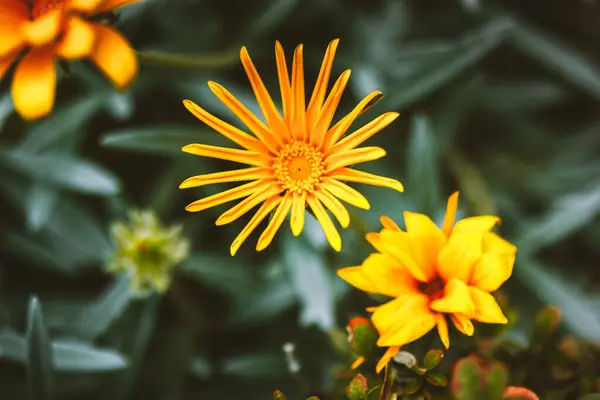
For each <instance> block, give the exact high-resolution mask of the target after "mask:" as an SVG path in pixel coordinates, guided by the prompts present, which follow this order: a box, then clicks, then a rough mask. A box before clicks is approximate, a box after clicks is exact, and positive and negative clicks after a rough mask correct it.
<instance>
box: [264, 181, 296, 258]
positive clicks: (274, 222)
mask: <svg viewBox="0 0 600 400" xmlns="http://www.w3.org/2000/svg"><path fill="white" fill-rule="evenodd" d="M290 208H292V196H291V195H290V194H289V193H288V194H287V195H285V196H284V197H283V200H282V201H281V203H279V207H277V210H275V214H273V217H272V218H271V221H269V225H267V228H266V229H265V230H264V231H263V233H262V235H260V237H259V238H258V243H257V244H256V250H257V251H262V250H264V249H266V248H267V246H268V245H269V244H271V242H272V241H273V238H274V237H275V234H276V233H277V230H279V227H280V226H281V224H282V223H283V221H284V220H285V217H286V216H287V214H288V212H289V211H290Z"/></svg>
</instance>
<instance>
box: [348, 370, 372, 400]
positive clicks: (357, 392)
mask: <svg viewBox="0 0 600 400" xmlns="http://www.w3.org/2000/svg"><path fill="white" fill-rule="evenodd" d="M367 390H368V385H367V378H365V377H364V375H362V374H356V376H355V377H354V379H352V381H350V384H349V385H348V387H347V388H346V395H347V396H348V399H349V400H363V399H365V398H366V395H367Z"/></svg>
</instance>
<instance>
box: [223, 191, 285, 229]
mask: <svg viewBox="0 0 600 400" xmlns="http://www.w3.org/2000/svg"><path fill="white" fill-rule="evenodd" d="M280 192H281V189H280V188H279V184H277V183H275V182H273V183H271V184H270V185H268V186H266V187H265V188H263V189H261V190H256V191H255V192H254V193H252V194H251V195H250V196H248V197H246V198H245V199H244V200H242V201H240V202H239V203H238V204H236V205H235V206H233V207H232V208H230V209H229V210H227V211H225V212H224V213H223V214H221V215H220V216H219V218H217V221H216V222H215V224H216V225H226V224H229V223H231V222H233V221H235V220H236V219H238V218H240V217H241V216H243V215H244V214H246V213H247V212H248V211H250V210H251V209H253V208H254V207H256V206H257V205H259V204H260V203H263V202H264V201H266V200H267V199H269V198H271V197H275V196H277V197H279V196H278V194H279V193H280Z"/></svg>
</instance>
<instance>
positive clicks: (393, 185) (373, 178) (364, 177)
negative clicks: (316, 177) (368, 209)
mask: <svg viewBox="0 0 600 400" xmlns="http://www.w3.org/2000/svg"><path fill="white" fill-rule="evenodd" d="M328 176H329V177H331V178H333V179H337V180H340V181H348V182H357V183H364V184H367V185H373V186H381V187H387V188H390V189H394V190H396V191H398V192H403V191H404V186H402V184H401V183H400V182H398V181H397V180H395V179H391V178H386V177H383V176H379V175H374V174H370V173H368V172H364V171H358V170H356V169H353V168H340V169H338V170H335V171H332V172H330V173H329V174H328Z"/></svg>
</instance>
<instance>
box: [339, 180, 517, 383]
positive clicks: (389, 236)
mask: <svg viewBox="0 0 600 400" xmlns="http://www.w3.org/2000/svg"><path fill="white" fill-rule="evenodd" d="M457 204H458V192H457V193H454V194H453V195H452V196H450V199H449V200H448V209H447V212H446V217H445V218H444V225H443V227H442V229H440V228H438V227H437V226H436V225H435V224H434V223H433V221H431V219H430V218H429V217H427V216H426V215H423V214H417V213H412V212H408V211H406V212H405V213H404V220H405V222H406V232H405V231H403V230H401V229H400V228H399V227H398V226H397V225H396V224H395V223H394V222H393V221H392V220H391V219H389V218H387V217H381V222H382V224H383V226H384V229H383V230H382V231H381V232H380V233H369V234H368V235H367V240H368V241H369V242H370V243H371V244H372V245H373V247H375V249H377V251H378V253H374V254H371V255H370V256H369V257H367V259H366V260H365V261H364V262H363V264H362V265H361V266H357V267H348V268H343V269H341V270H339V271H338V275H339V276H340V277H341V278H342V279H344V280H345V281H346V282H348V283H350V284H351V285H353V286H355V287H357V288H358V289H360V290H363V291H365V292H369V293H378V294H382V295H385V296H389V297H393V298H394V300H392V301H390V302H388V303H386V304H384V305H382V306H379V307H373V308H370V309H368V311H373V315H372V317H371V319H372V321H373V325H374V326H375V328H376V329H377V331H378V332H379V335H380V337H379V340H378V341H377V345H378V346H381V347H389V349H388V351H387V352H386V354H385V355H384V356H383V357H382V359H381V360H380V361H379V363H378V365H377V372H379V371H381V369H382V368H383V367H384V366H385V365H386V364H387V363H388V362H389V360H390V359H391V358H392V357H394V356H395V355H396V353H398V350H399V349H400V347H401V346H403V345H405V344H407V343H410V342H413V341H415V340H417V339H419V338H420V337H422V336H423V335H425V334H426V333H427V332H429V331H430V330H431V329H433V328H434V327H436V326H437V330H438V333H439V335H440V338H441V340H442V342H443V343H444V346H445V347H446V348H449V346H450V339H449V336H448V324H447V321H446V317H449V318H450V320H451V321H452V323H453V324H454V326H455V327H456V329H458V330H459V331H460V332H462V333H463V334H465V335H468V336H471V335H473V332H474V327H473V323H472V320H475V321H479V322H484V323H490V324H505V323H506V322H507V320H506V317H505V316H504V314H503V313H502V310H501V309H500V307H499V306H498V304H497V303H496V300H495V299H494V297H493V296H492V295H491V294H490V293H491V292H493V291H495V290H497V289H498V288H499V287H500V286H501V285H502V284H503V283H504V282H505V281H506V280H507V279H508V278H510V276H511V274H512V270H513V265H514V262H515V254H516V251H517V249H516V247H515V246H513V245H512V244H510V243H509V242H507V241H506V240H504V239H502V238H501V237H500V236H498V235H497V234H495V233H493V232H491V229H492V228H493V227H494V226H495V225H496V223H498V222H499V220H500V219H499V218H498V217H495V216H491V215H485V216H479V217H472V218H465V219H463V220H461V221H458V222H457V223H456V225H455V224H454V220H455V217H456V209H457Z"/></svg>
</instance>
